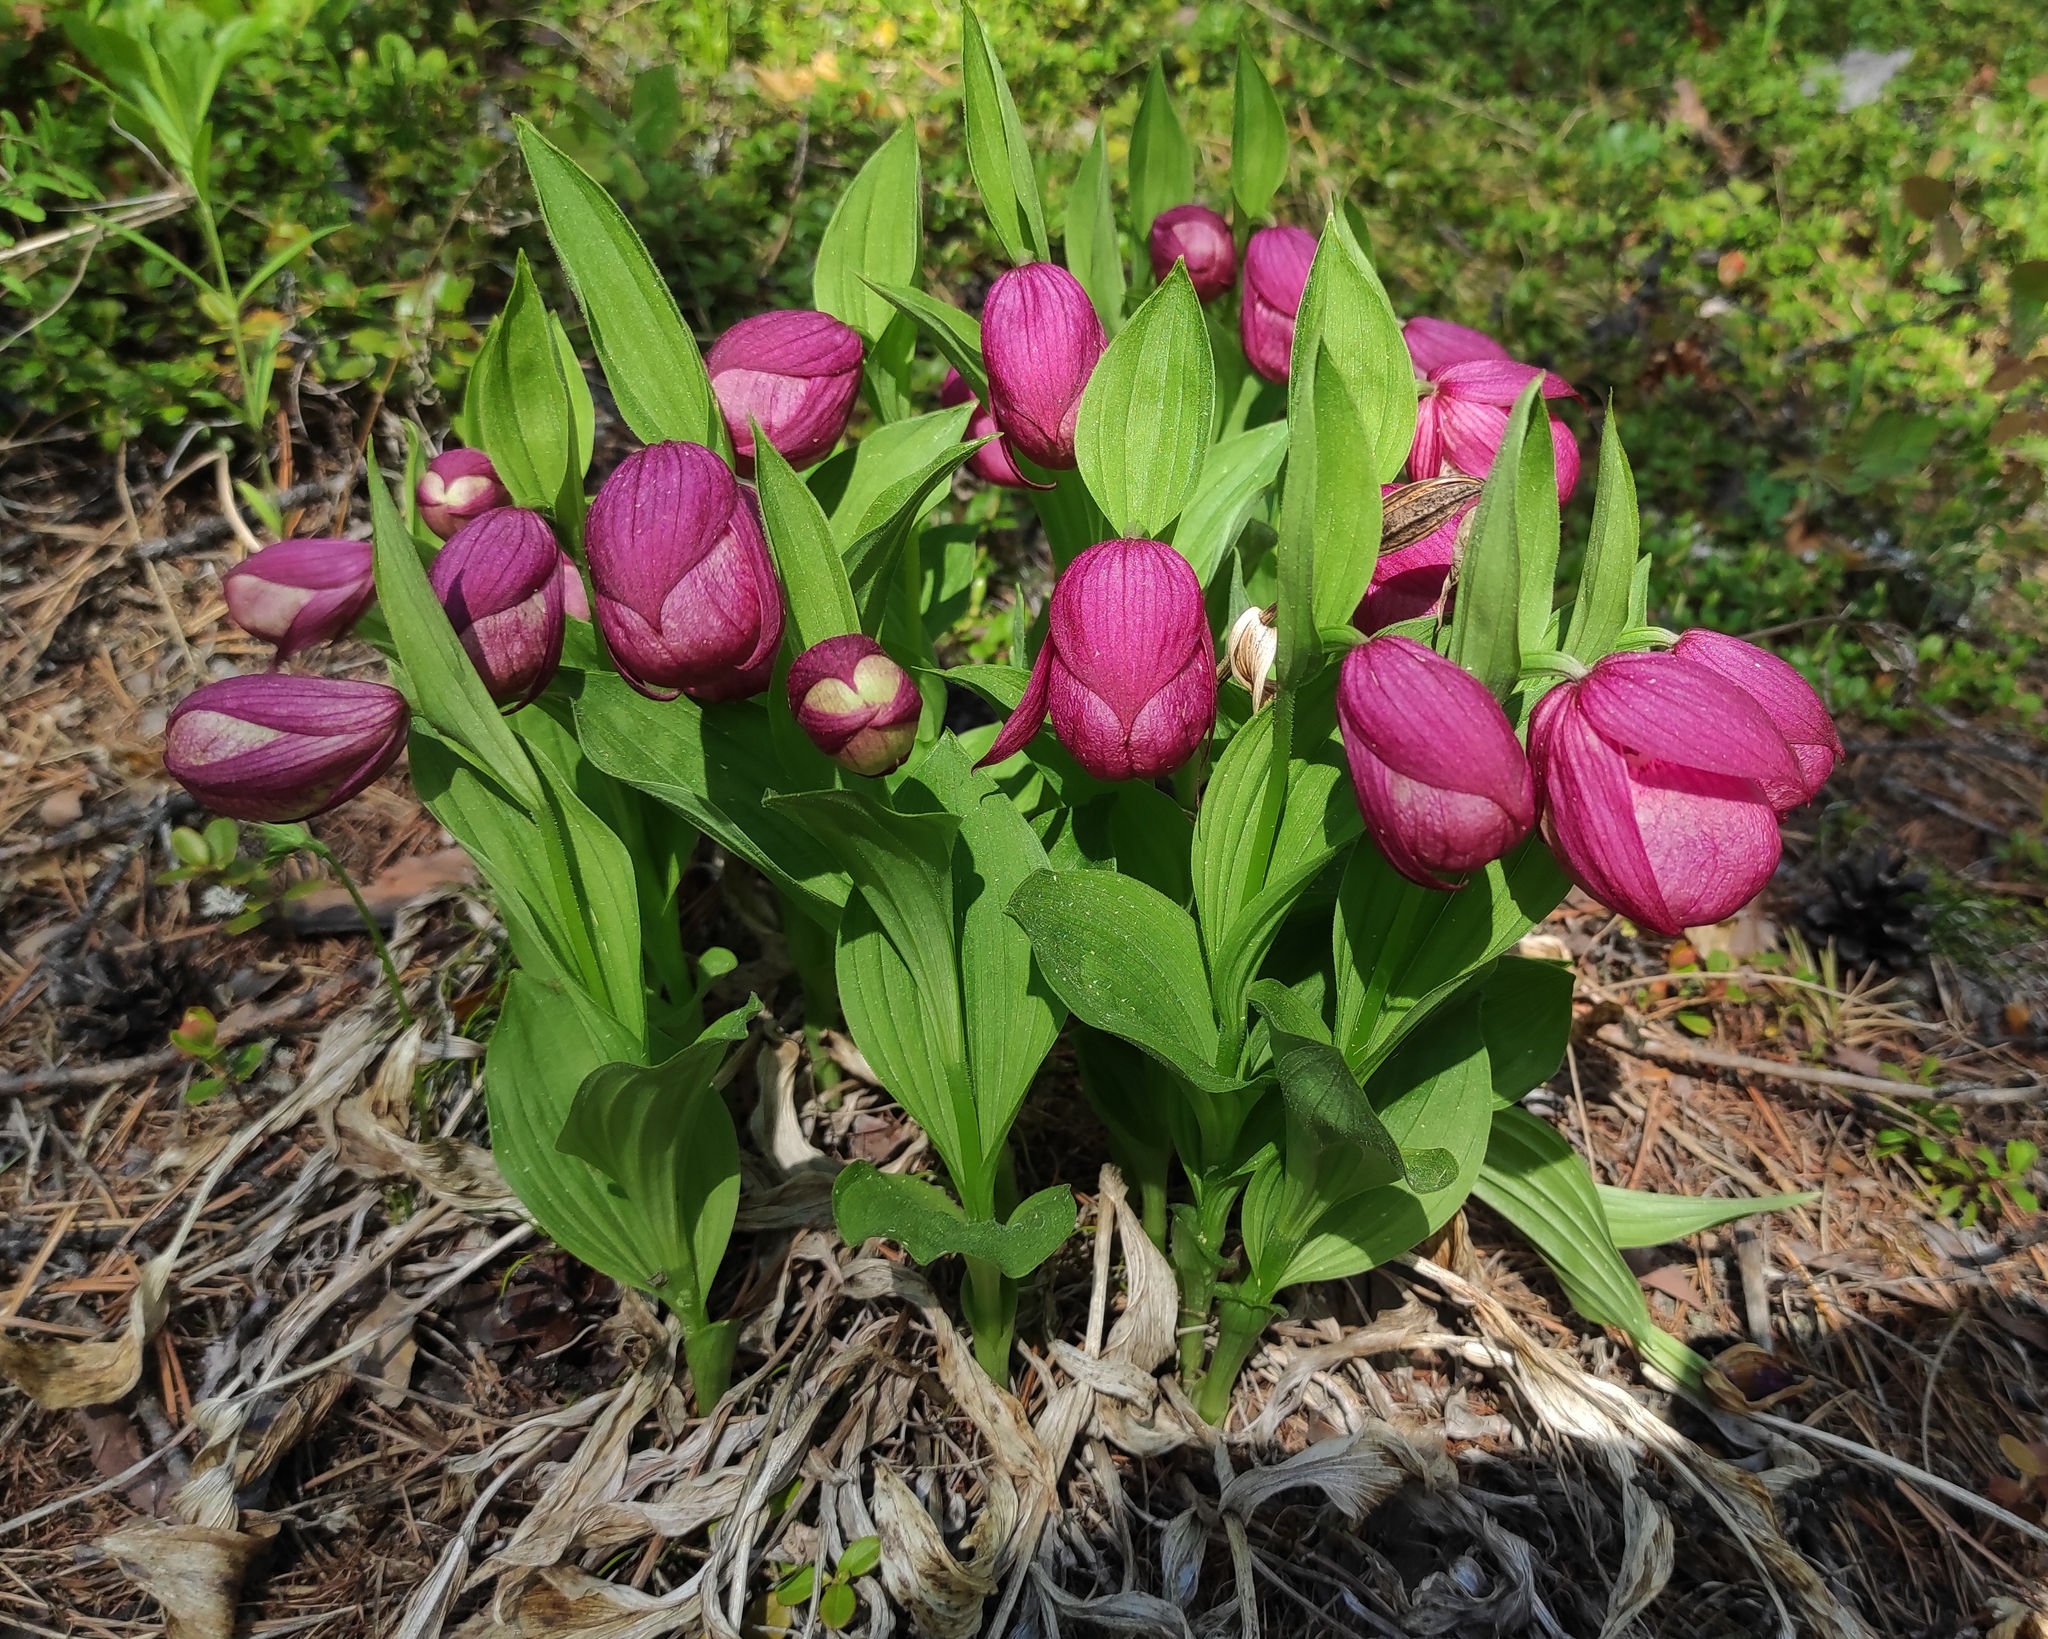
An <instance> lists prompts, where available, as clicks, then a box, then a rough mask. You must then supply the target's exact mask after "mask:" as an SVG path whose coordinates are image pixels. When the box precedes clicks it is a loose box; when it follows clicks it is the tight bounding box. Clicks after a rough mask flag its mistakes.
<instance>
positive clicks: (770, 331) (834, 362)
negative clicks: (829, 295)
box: [704, 308, 861, 473]
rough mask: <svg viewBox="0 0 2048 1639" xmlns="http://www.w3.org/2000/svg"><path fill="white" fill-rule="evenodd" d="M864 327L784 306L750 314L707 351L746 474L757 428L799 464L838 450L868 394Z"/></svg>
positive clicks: (792, 462)
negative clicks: (856, 406)
mask: <svg viewBox="0 0 2048 1639" xmlns="http://www.w3.org/2000/svg"><path fill="white" fill-rule="evenodd" d="M860 360H861V346H860V332H858V331H857V330H854V329H853V328H852V327H851V326H848V325H844V324H841V323H840V322H839V321H838V320H837V319H835V318H833V317H832V315H831V314H829V313H814V312H812V311H811V310H810V309H809V308H781V309H778V310H777V311H775V312H773V313H756V314H755V315H754V316H753V317H752V318H751V319H742V320H740V322H739V323H738V324H736V325H734V326H733V327H732V328H731V329H730V330H728V331H727V332H726V333H725V334H724V335H722V336H720V337H719V338H718V340H716V341H715V342H713V343H712V344H711V351H710V352H709V353H707V354H705V355H704V368H705V369H706V370H707V371H709V372H710V375H711V390H712V392H713V393H715V394H716V395H717V396H718V408H719V411H720V412H721V413H722V414H723V415H724V416H725V425H726V429H727V431H729V432H730V433H731V434H732V444H733V451H734V453H735V455H736V456H737V458H738V461H739V468H740V471H741V472H743V473H751V472H752V471H753V470H754V430H753V428H752V427H751V426H749V425H748V418H749V417H751V418H752V419H753V420H755V421H758V422H759V423H760V424H761V431H762V432H764V433H765V434H767V436H768V442H769V443H771V444H773V445H774V446H775V448H776V449H777V450H778V451H780V452H781V455H782V458H783V459H784V460H785V461H787V462H788V463H789V464H790V465H791V466H793V467H797V468H803V467H808V466H812V465H814V464H815V463H817V462H819V461H822V460H823V459H824V458H825V457H826V456H827V455H830V454H831V453H832V446H833V445H834V444H836V443H838V442H839V435H840V434H841V433H843V432H845V431H846V418H847V417H848V416H849V415H851V414H852V413H853V401H854V399H855V398H856V397H857V396H858V395H859V393H860Z"/></svg>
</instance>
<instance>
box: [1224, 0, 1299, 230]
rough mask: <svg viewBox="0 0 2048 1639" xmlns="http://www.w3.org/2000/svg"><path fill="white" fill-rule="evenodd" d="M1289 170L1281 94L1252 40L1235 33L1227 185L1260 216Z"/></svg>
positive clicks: (1246, 209) (1247, 210) (1251, 215)
mask: <svg viewBox="0 0 2048 1639" xmlns="http://www.w3.org/2000/svg"><path fill="white" fill-rule="evenodd" d="M1286 175H1287V119H1286V116H1285V115H1283V114H1282V113H1281V112H1280V99H1279V98H1278V97H1276V96H1274V95H1273V87H1272V86H1271V85H1269V84H1268V83H1267V81H1266V73H1265V70H1264V69H1262V68H1260V67H1259V60H1258V59H1257V58H1256V57H1254V56H1253V55H1252V49H1251V42H1250V41H1249V40H1247V39H1246V38H1245V36H1244V35H1243V34H1242V33H1240V34H1239V35H1238V37H1237V83H1236V92H1235V95H1234V97H1233V99H1232V109H1231V120H1230V191H1231V192H1232V193H1233V194H1234V195H1235V196H1236V198H1237V208H1238V209H1239V210H1240V211H1242V212H1243V213H1244V215H1245V218H1246V219H1247V220H1256V219H1257V218H1259V217H1261V216H1263V215H1264V214H1265V211H1266V207H1267V206H1268V205H1270V204H1271V203H1272V202H1273V194H1274V192H1275V191H1276V190H1277V189H1278V188H1279V186H1280V183H1281V181H1282V180H1283V179H1284V178H1285V177H1286Z"/></svg>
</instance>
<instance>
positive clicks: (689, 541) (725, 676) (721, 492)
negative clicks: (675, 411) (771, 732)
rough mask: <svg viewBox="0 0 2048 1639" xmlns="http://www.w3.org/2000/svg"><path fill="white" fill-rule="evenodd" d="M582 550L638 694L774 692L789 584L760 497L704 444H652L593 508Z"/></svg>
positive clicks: (706, 696) (614, 650) (616, 474)
mask: <svg viewBox="0 0 2048 1639" xmlns="http://www.w3.org/2000/svg"><path fill="white" fill-rule="evenodd" d="M583 549H584V555H585V558H586V559H587V561H588V563H589V566H590V581H591V589H592V591H593V592H594V593H595V595H596V599H597V611H596V612H597V624H598V629H599V630H600V631H602V632H603V633H604V640H605V643H606V645H607V646H608V647H609V648H610V649H611V654H612V660H613V663H614V664H616V665H617V667H618V668H619V675H620V676H622V677H623V678H625V680H626V681H627V682H628V683H631V684H632V685H633V686H634V687H635V688H636V689H638V690H639V691H640V692H641V693H642V694H645V695H647V696H649V697H650V698H653V699H656V700H673V699H674V698H675V697H676V695H678V694H687V695H688V696H689V697H690V698H691V699H692V700H700V701H707V702H708V701H715V700H744V699H745V698H746V697H747V696H749V695H753V694H759V693H760V692H761V690H762V689H764V688H766V687H767V686H768V678H769V674H770V673H771V672H773V671H774V669H775V650H776V646H777V645H778V644H780V643H781V641H782V589H781V587H780V586H779V585H778V584H777V583H776V580H775V568H774V565H773V564H772V562H771V561H770V560H769V557H768V538H767V537H766V536H765V535H764V534H762V532H761V519H760V514H759V513H758V512H757V511H756V509H755V501H754V495H753V491H751V490H749V489H747V488H746V487H745V486H744V485H742V484H741V483H740V481H739V480H738V479H737V478H735V477H733V475H732V469H731V468H730V467H728V466H727V465H726V464H725V463H724V462H723V461H721V460H720V459H719V458H718V456H717V454H716V453H715V452H713V451H711V450H708V449H706V448H705V447H704V446H703V445H702V444H689V443H683V442H680V441H676V442H670V443H665V444H653V445H650V446H649V447H648V448H646V449H644V450H640V451H637V452H636V453H634V454H632V455H629V456H627V457H626V459H625V460H623V461H621V462H620V463H619V464H618V466H617V467H615V468H614V469H613V470H612V474H611V476H610V477H609V478H607V479H606V480H605V481H604V486H603V487H602V488H601V489H599V490H598V492H597V499H596V500H594V501H592V502H591V503H590V516H589V518H588V519H587V520H586V521H585V523H584V526H583Z"/></svg>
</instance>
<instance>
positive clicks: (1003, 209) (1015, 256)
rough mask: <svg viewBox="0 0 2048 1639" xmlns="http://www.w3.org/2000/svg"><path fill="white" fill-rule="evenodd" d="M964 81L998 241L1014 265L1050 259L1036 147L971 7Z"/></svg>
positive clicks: (971, 151)
mask: <svg viewBox="0 0 2048 1639" xmlns="http://www.w3.org/2000/svg"><path fill="white" fill-rule="evenodd" d="M960 78H961V81H962V86H963V90H964V95H965V100H966V104H967V163H968V165H969V167H970V168H971V169H972V170H973V172H974V185H975V186H976V187H977V188H979V189H980V190H981V203H982V207H983V209H985V210H986V211H987V212H988V219H989V222H990V223H991V224H992V225H993V226H994V228H995V230H996V238H997V239H999V240H1000V241H1001V242H1002V246H1003V250H1004V252H1005V253H1006V254H1007V255H1008V256H1009V258H1010V260H1011V261H1012V262H1015V263H1018V264H1020V265H1021V264H1023V263H1025V262H1044V261H1048V260H1050V259H1051V256H1052V250H1051V246H1050V242H1049V241H1048V240H1047V238H1046V232H1045V207H1044V205H1043V204H1041V203H1040V202H1039V196H1038V170H1037V167H1036V165H1035V164H1034V163H1033V161H1032V157H1031V145H1030V143H1029V142H1027V141H1026V140H1025V136H1024V122H1023V121H1022V120H1020V119H1019V118H1018V117H1017V104H1016V102H1015V100H1014V99H1013V98H1012V97H1011V96H1010V82H1009V81H1008V80H1006V79H1005V78H1004V77H1003V65H1002V64H1001V63H999V62H998V61H996V54H995V52H994V50H993V49H991V48H990V46H989V43H988V36H987V34H986V33H984V32H983V30H982V26H981V19H980V18H978V17H976V16H975V15H974V9H973V7H971V6H963V7H961V8H960Z"/></svg>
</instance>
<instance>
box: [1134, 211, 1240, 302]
mask: <svg viewBox="0 0 2048 1639" xmlns="http://www.w3.org/2000/svg"><path fill="white" fill-rule="evenodd" d="M1146 248H1147V249H1148V250H1150V251H1151V253H1152V277H1153V278H1154V279H1155V280H1157V281H1159V282H1160V283H1161V284H1164V283H1165V282H1166V276H1167V275H1168V274H1169V273H1171V272H1172V271H1173V264H1174V263H1175V262H1186V263H1187V265H1188V278H1189V279H1190V280H1192V281H1193V282H1194V286H1195V295H1196V297H1197V298H1198V299H1199V300H1201V301H1204V302H1213V301H1214V300H1215V299H1216V298H1217V297H1218V296H1220V295H1222V294H1223V293H1224V291H1226V290H1228V289H1229V288H1230V287H1231V285H1232V284H1233V283H1234V282H1235V281H1236V279H1237V246H1236V245H1235V244H1234V243H1233V242H1232V240H1231V237H1230V224H1229V223H1228V222H1226V221H1224V220H1223V218H1222V217H1220V216H1218V215H1217V214H1216V213H1215V212H1214V211H1212V210H1210V209H1209V207H1208V206H1207V205H1176V206H1174V207H1173V209H1172V210H1170V211H1161V212H1160V213H1159V214H1158V215H1157V216H1155V217H1153V218H1152V232H1151V234H1150V236H1149V238H1148V242H1147V245H1146Z"/></svg>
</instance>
